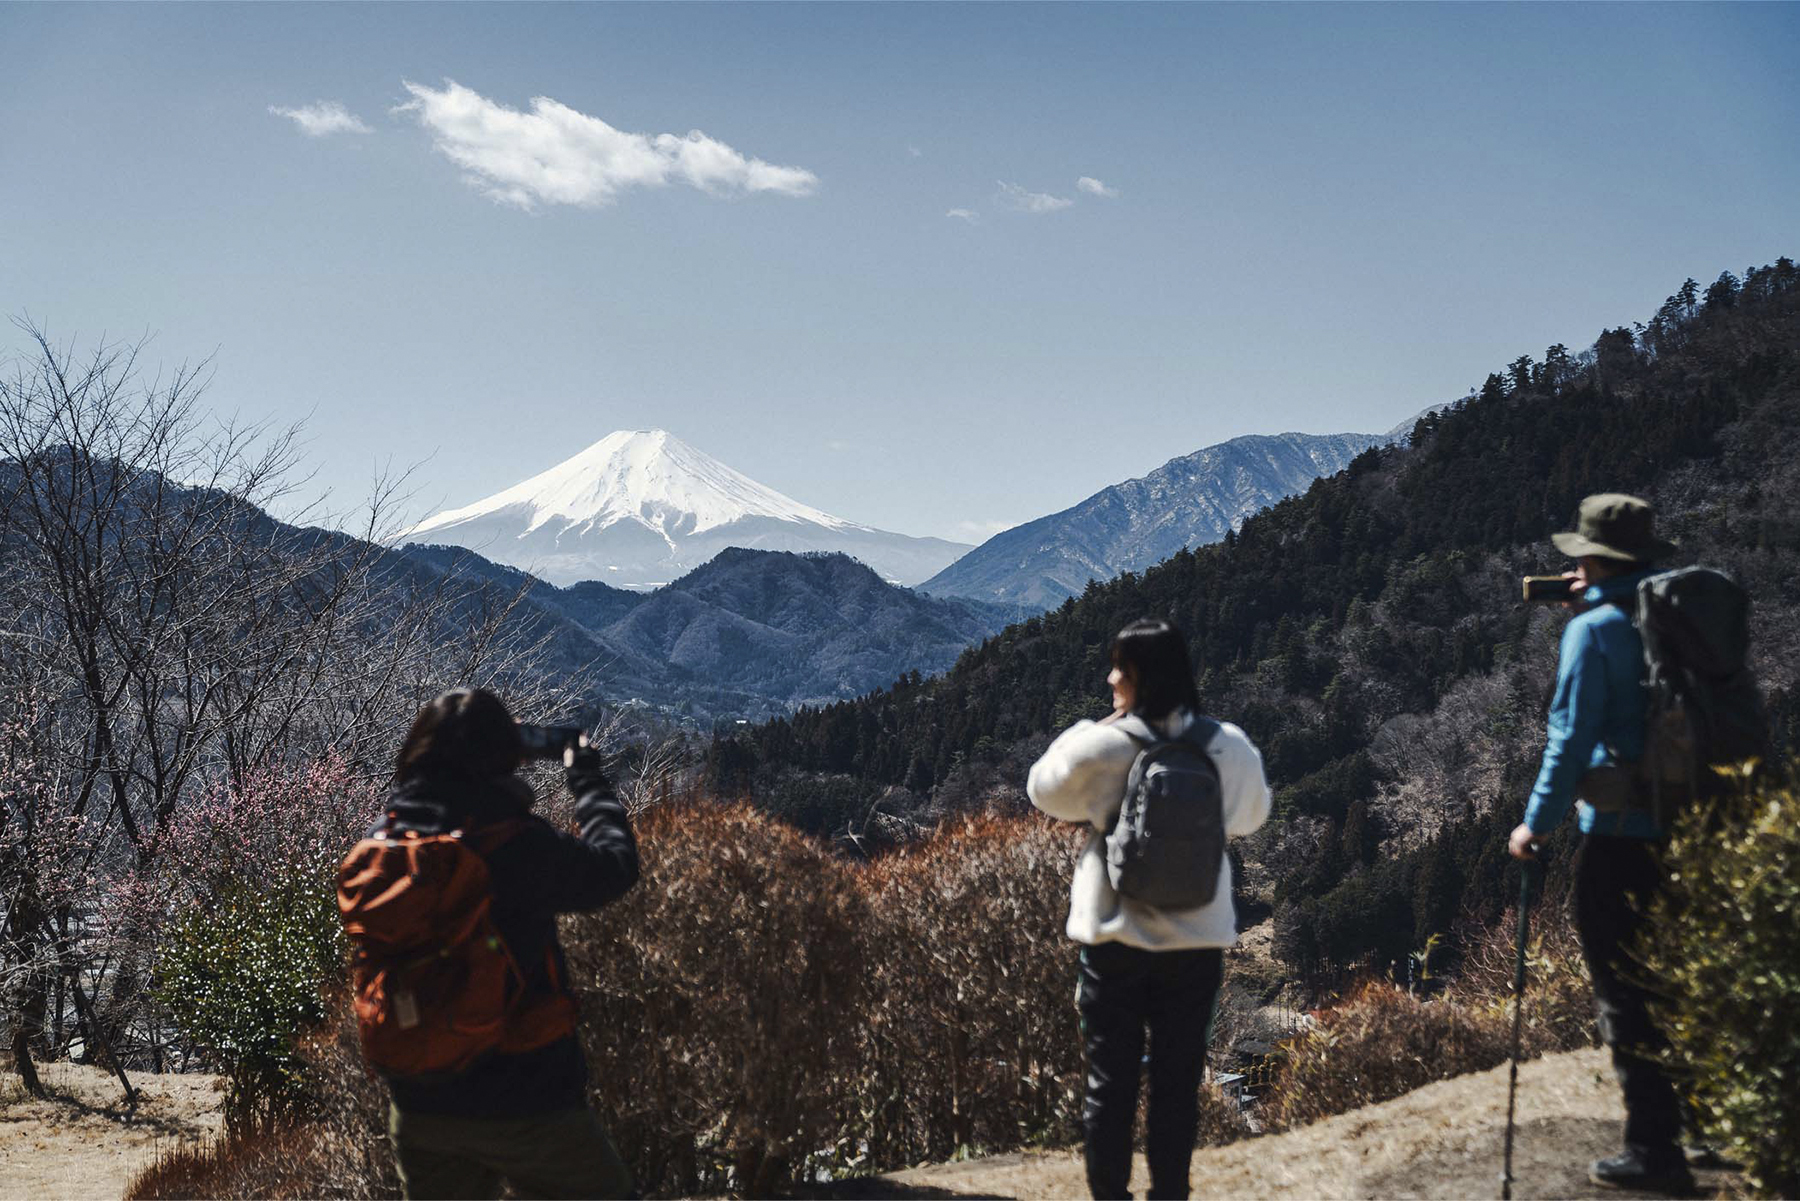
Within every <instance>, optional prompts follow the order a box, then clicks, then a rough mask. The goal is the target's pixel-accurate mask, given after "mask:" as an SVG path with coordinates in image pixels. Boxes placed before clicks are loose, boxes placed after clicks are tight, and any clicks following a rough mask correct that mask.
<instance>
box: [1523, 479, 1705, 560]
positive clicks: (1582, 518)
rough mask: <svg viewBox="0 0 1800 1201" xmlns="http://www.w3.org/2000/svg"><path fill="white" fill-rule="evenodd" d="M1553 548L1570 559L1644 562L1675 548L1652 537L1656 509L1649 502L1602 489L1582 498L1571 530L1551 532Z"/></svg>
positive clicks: (1654, 527) (1670, 543) (1654, 530)
mask: <svg viewBox="0 0 1800 1201" xmlns="http://www.w3.org/2000/svg"><path fill="white" fill-rule="evenodd" d="M1550 541H1552V542H1554V543H1555V544H1556V549H1557V550H1559V551H1561V552H1562V553H1563V554H1565V555H1568V556H1569V557H1570V558H1571V559H1579V558H1581V557H1582V556H1583V555H1593V556H1596V557H1598V558H1601V559H1621V560H1623V561H1625V562H1627V563H1645V562H1649V561H1650V560H1652V559H1660V558H1662V557H1663V556H1665V555H1668V554H1671V553H1673V552H1674V550H1675V544H1674V543H1673V542H1668V541H1665V540H1664V539H1661V538H1658V537H1657V536H1656V511H1655V510H1654V509H1652V508H1651V507H1650V502H1649V501H1647V500H1643V499H1640V498H1639V497H1636V496H1627V495H1626V494H1625V493H1623V492H1602V493H1600V494H1598V495H1596V496H1590V497H1587V498H1585V499H1584V500H1583V501H1582V502H1581V508H1580V510H1579V511H1578V512H1577V514H1576V518H1575V528H1574V530H1572V531H1568V532H1564V533H1560V534H1552V535H1550Z"/></svg>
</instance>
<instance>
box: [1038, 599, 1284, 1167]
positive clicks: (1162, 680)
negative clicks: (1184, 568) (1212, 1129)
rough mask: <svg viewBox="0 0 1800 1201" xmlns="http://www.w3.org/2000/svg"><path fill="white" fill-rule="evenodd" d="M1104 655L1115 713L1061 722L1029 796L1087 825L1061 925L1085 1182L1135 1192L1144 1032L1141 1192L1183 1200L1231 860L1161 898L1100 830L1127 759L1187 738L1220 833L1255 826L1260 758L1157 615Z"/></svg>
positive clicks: (1121, 791) (1109, 822)
mask: <svg viewBox="0 0 1800 1201" xmlns="http://www.w3.org/2000/svg"><path fill="white" fill-rule="evenodd" d="M1111 658H1112V671H1111V672H1110V673H1109V674H1108V676H1107V677H1106V679H1107V683H1108V684H1109V685H1111V687H1112V699H1113V712H1112V713H1111V714H1110V715H1109V716H1107V717H1105V718H1103V719H1101V720H1100V721H1079V722H1076V723H1075V724H1074V725H1073V726H1071V727H1069V728H1068V729H1067V730H1065V731H1063V733H1062V734H1061V735H1059V736H1058V737H1057V739H1056V741H1054V742H1052V743H1051V744H1050V748H1049V749H1048V750H1047V751H1045V752H1044V755H1043V758H1041V759H1039V760H1038V761H1037V763H1035V764H1034V765H1033V766H1032V768H1031V775H1030V778H1029V780H1028V781H1027V783H1026V792H1027V793H1028V794H1029V795H1030V797H1031V801H1032V804H1034V805H1036V806H1037V807H1038V808H1039V809H1042V810H1043V811H1044V812H1045V813H1047V814H1049V815H1050V816H1051V817H1054V818H1059V819H1061V820H1063V821H1069V822H1081V823H1084V824H1086V825H1087V826H1089V827H1090V832H1089V835H1088V842H1087V846H1086V847H1085V848H1084V849H1083V850H1082V852H1081V857H1080V859H1079V861H1078V862H1077V863H1076V866H1075V878H1074V881H1073V882H1072V884H1071V886H1070V889H1069V921H1068V926H1067V931H1068V935H1069V937H1070V938H1072V939H1074V940H1075V941H1076V942H1078V943H1080V944H1081V976H1080V986H1079V990H1078V993H1077V999H1078V1003H1079V1006H1080V1010H1081V1028H1082V1035H1083V1038H1084V1040H1085V1042H1086V1049H1087V1064H1088V1073H1087V1095H1086V1100H1085V1102H1084V1104H1083V1107H1082V1126H1083V1133H1084V1135H1085V1146H1086V1158H1087V1177H1088V1187H1089V1189H1090V1190H1092V1192H1093V1195H1094V1196H1095V1197H1103V1198H1111V1197H1127V1196H1130V1193H1129V1191H1128V1189H1129V1184H1130V1176H1131V1127H1132V1121H1133V1119H1134V1118H1135V1116H1136V1113H1137V1095H1138V1076H1139V1073H1140V1069H1141V1065H1142V1062H1143V1056H1144V1044H1145V1037H1146V1034H1148V1039H1149V1048H1150V1122H1149V1134H1148V1145H1147V1147H1146V1151H1147V1158H1148V1159H1149V1164H1150V1192H1149V1195H1150V1196H1151V1197H1186V1196H1187V1195H1188V1163H1189V1160H1190V1158H1191V1157H1192V1155H1193V1150H1194V1141H1195V1137H1196V1134H1197V1130H1198V1122H1199V1091H1200V1084H1201V1078H1202V1075H1203V1073H1204V1070H1205V1066H1206V1047H1207V1041H1208V1038H1209V1036H1210V1034H1211V1025H1212V1018H1213V1009H1214V1005H1215V1003H1216V1002H1217V1000H1218V994H1219V986H1220V983H1221V982H1222V980H1223V974H1224V948H1226V947H1229V946H1232V945H1233V944H1234V943H1236V942H1237V919H1236V913H1235V911H1234V909H1233V906H1232V900H1231V864H1230V861H1229V860H1228V859H1226V858H1225V856H1224V852H1223V850H1222V849H1221V851H1220V861H1219V863H1218V865H1217V870H1218V873H1219V874H1218V878H1217V886H1216V888H1215V890H1214V892H1213V896H1212V900H1211V901H1209V902H1206V903H1205V904H1200V905H1196V906H1192V907H1188V908H1158V907H1155V906H1153V905H1149V904H1146V903H1144V902H1143V901H1139V900H1134V899H1132V898H1131V897H1127V896H1122V895H1120V893H1119V892H1118V890H1117V889H1116V888H1115V887H1114V885H1113V880H1112V877H1111V875H1110V874H1109V872H1108V866H1107V861H1106V843H1107V834H1108V832H1109V831H1111V830H1112V829H1113V826H1114V824H1115V822H1117V821H1118V818H1119V812H1120V807H1121V805H1122V804H1123V802H1124V800H1125V792H1126V785H1127V780H1128V778H1129V777H1130V775H1131V771H1132V764H1133V763H1134V762H1135V761H1136V760H1137V757H1138V753H1139V751H1140V750H1141V749H1143V748H1144V747H1145V746H1146V745H1149V744H1152V743H1154V742H1156V741H1157V740H1163V739H1171V740H1172V739H1181V738H1191V739H1192V740H1193V741H1194V742H1195V743H1197V744H1200V745H1202V746H1203V749H1204V752H1205V754H1206V756H1207V758H1208V759H1210V760H1211V762H1212V765H1213V767H1214V768H1216V769H1217V772H1218V799H1219V807H1220V813H1221V815H1222V818H1223V827H1224V834H1225V836H1226V837H1231V838H1235V837H1241V836H1243V835H1246V834H1249V833H1251V832H1253V831H1254V830H1256V829H1257V827H1259V826H1261V825H1262V824H1263V822H1264V821H1265V820H1266V819H1267V818H1268V815H1269V786H1268V783H1267V781H1266V780H1265V779H1264V778H1263V767H1262V756H1261V754H1259V753H1258V752H1257V749H1256V747H1255V746H1253V745H1252V744H1251V742H1250V739H1249V738H1248V737H1246V736H1245V734H1244V732H1243V731H1242V730H1240V729H1239V728H1238V727H1236V726H1234V725H1231V724H1230V723H1228V722H1214V721H1211V720H1209V719H1207V718H1204V717H1202V716H1201V714H1200V698H1199V695H1198V692H1197V690H1196V689H1195V686H1194V674H1193V669H1192V667H1191V666H1190V665H1189V661H1188V652H1187V641H1186V639H1184V638H1183V637H1182V634H1181V631H1180V630H1178V629H1176V628H1175V627H1174V626H1173V625H1171V624H1169V623H1168V622H1166V621H1158V620H1153V619H1143V620H1139V621H1134V622H1132V623H1131V624H1130V625H1128V626H1126V627H1125V628H1124V629H1123V630H1120V631H1119V633H1118V635H1117V636H1116V637H1115V638H1114V639H1113V642H1112V654H1111ZM1211 866H1212V865H1211V864H1207V865H1204V869H1205V870H1208V871H1210V869H1211Z"/></svg>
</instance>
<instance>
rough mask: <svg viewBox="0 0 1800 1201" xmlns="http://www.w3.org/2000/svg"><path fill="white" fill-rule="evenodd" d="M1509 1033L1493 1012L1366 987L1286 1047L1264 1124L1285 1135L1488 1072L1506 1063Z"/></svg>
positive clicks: (1444, 999)
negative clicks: (1454, 1078) (1444, 1082)
mask: <svg viewBox="0 0 1800 1201" xmlns="http://www.w3.org/2000/svg"><path fill="white" fill-rule="evenodd" d="M1510 1033H1511V1026H1510V1024H1509V1022H1508V1021H1507V1018H1506V1016H1505V1014H1504V1013H1503V1012H1501V1011H1498V1010H1496V1009H1494V1008H1493V1007H1491V1006H1469V1005H1465V1004H1463V1003H1462V1002H1461V1001H1459V1000H1458V999H1457V998H1455V997H1454V996H1443V997H1439V998H1437V999H1436V1000H1430V1001H1425V1000H1420V999H1419V998H1418V997H1415V996H1413V995H1412V994H1410V993H1408V992H1407V991H1406V990H1405V989H1402V988H1398V987H1396V986H1394V985H1392V984H1387V983H1380V982H1377V983H1369V984H1364V985H1362V986H1361V987H1360V988H1358V989H1356V990H1355V991H1354V992H1353V993H1351V994H1350V996H1349V997H1348V998H1347V999H1346V1000H1345V1001H1343V1002H1342V1003H1340V1004H1339V1005H1337V1006H1336V1007H1334V1008H1332V1009H1330V1010H1328V1011H1326V1013H1325V1014H1324V1015H1323V1017H1322V1018H1321V1020H1320V1022H1319V1024H1318V1025H1317V1026H1316V1027H1314V1028H1313V1029H1311V1030H1309V1031H1307V1032H1306V1033H1305V1034H1302V1035H1301V1036H1300V1037H1298V1038H1296V1039H1293V1040H1292V1041H1291V1042H1289V1043H1288V1044H1287V1062H1286V1064H1285V1066H1284V1068H1283V1070H1282V1072H1281V1073H1280V1075H1279V1076H1278V1077H1277V1078H1276V1081H1275V1087H1274V1088H1273V1090H1271V1093H1270V1096H1269V1097H1268V1099H1267V1100H1266V1101H1265V1103H1264V1110H1263V1112H1264V1114H1265V1121H1266V1123H1267V1124H1268V1125H1269V1126H1270V1128H1272V1129H1287V1128H1289V1127H1293V1126H1299V1125H1304V1124H1305V1123H1307V1122H1312V1121H1317V1120H1318V1119H1319V1118H1323V1117H1328V1116H1330V1115H1332V1114H1336V1113H1344V1112H1346V1111H1348V1110H1352V1109H1357V1108H1360V1107H1361V1106H1364V1105H1372V1104H1374V1103H1376V1102H1377V1101H1386V1100H1388V1099H1389V1098H1391V1097H1397V1096H1399V1095H1400V1094H1402V1093H1406V1092H1410V1091H1412V1090H1413V1089H1415V1088H1418V1087H1420V1086H1421V1085H1425V1084H1430V1083H1431V1082H1432V1081H1434V1080H1444V1079H1447V1078H1449V1077H1451V1076H1460V1075H1462V1074H1463V1073H1465V1072H1474V1071H1480V1070H1481V1069H1483V1068H1491V1067H1493V1066H1494V1065H1495V1064H1498V1063H1501V1062H1503V1061H1504V1060H1505V1059H1506V1055H1507V1047H1508V1044H1509V1039H1510Z"/></svg>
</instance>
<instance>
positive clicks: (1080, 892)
mask: <svg viewBox="0 0 1800 1201" xmlns="http://www.w3.org/2000/svg"><path fill="white" fill-rule="evenodd" d="M1193 720H1194V718H1193V715H1192V714H1191V713H1189V712H1188V711H1187V710H1186V709H1180V710H1177V711H1176V712H1175V713H1173V714H1170V715H1169V716H1168V717H1166V718H1164V719H1162V720H1161V721H1157V722H1152V723H1151V724H1152V725H1154V726H1155V727H1156V728H1157V729H1158V730H1159V731H1160V732H1161V733H1162V734H1163V735H1164V736H1165V737H1169V738H1173V737H1175V736H1177V735H1179V734H1180V733H1181V732H1182V731H1183V730H1186V729H1187V728H1188V726H1189V725H1190V724H1192V722H1193ZM1137 753H1138V744H1137V743H1136V742H1134V741H1133V740H1132V738H1131V736H1130V735H1129V734H1127V733H1125V731H1123V730H1121V729H1119V728H1118V726H1116V725H1103V724H1101V723H1099V722H1092V721H1079V722H1076V723H1075V724H1074V725H1072V726H1070V727H1069V728H1068V729H1067V730H1064V731H1063V732H1062V733H1061V734H1059V735H1058V736H1057V738H1056V741H1055V742H1052V743H1051V744H1050V749H1049V750H1047V751H1045V752H1044V756H1043V758H1041V759H1039V760H1038V761H1037V762H1036V763H1034V764H1032V767H1031V775H1030V776H1029V778H1028V779H1027V780H1026V783H1025V792H1026V794H1027V795H1029V796H1030V797H1031V803H1032V804H1034V805H1036V806H1037V807H1038V808H1039V809H1042V810H1043V811H1044V812H1045V813H1047V814H1049V815H1050V816H1051V817H1054V818H1058V819H1060V820H1062V821H1068V822H1086V823H1087V824H1088V825H1089V826H1091V827H1092V829H1091V830H1090V832H1089V833H1088V840H1087V845H1086V846H1085V847H1083V848H1082V851H1081V858H1080V859H1079V860H1078V861H1077V862H1076V864H1075V879H1074V881H1073V882H1072V883H1071V884H1070V886H1069V923H1068V927H1067V929H1068V934H1069V937H1070V938H1072V939H1074V940H1075V941H1076V942H1080V943H1087V944H1089V945H1092V944H1095V943H1102V942H1122V943H1125V944H1127V945H1129V946H1133V947H1141V948H1143V949H1144V950H1146V951H1177V950H1188V949H1191V948H1196V947H1229V946H1233V945H1234V944H1236V942H1237V914H1236V912H1235V910H1234V908H1233V906H1232V903H1231V861H1230V859H1229V858H1226V859H1225V861H1224V862H1223V863H1221V864H1220V865H1219V890H1218V892H1217V893H1215V894H1214V895H1213V899H1212V900H1211V901H1210V902H1209V903H1207V904H1205V905H1201V906H1199V907H1198V908H1195V909H1155V908H1152V907H1151V906H1149V905H1145V904H1142V903H1140V902H1138V901H1133V900H1131V899H1130V898H1128V897H1122V896H1120V895H1119V894H1118V893H1117V892H1115V891H1113V886H1112V881H1111V880H1110V879H1109V878H1108V877H1107V874H1106V829H1107V827H1108V826H1109V825H1111V824H1112V820H1113V815H1114V814H1116V813H1118V811H1119V806H1120V805H1122V804H1123V803H1124V801H1125V778H1126V777H1127V776H1128V775H1130V774H1131V764H1132V761H1133V760H1134V759H1136V758H1137ZM1206 753H1207V754H1208V755H1210V756H1212V761H1213V763H1214V765H1215V766H1216V767H1218V769H1219V790H1220V799H1221V802H1222V806H1223V811H1224V818H1225V835H1226V837H1227V838H1241V837H1242V836H1244V835H1246V834H1250V833H1253V832H1254V831H1255V830H1256V829H1257V828H1258V827H1260V826H1261V825H1262V824H1263V822H1264V821H1266V820H1268V816H1269V785H1268V781H1267V780H1265V779H1264V778H1263V765H1262V755H1261V753H1259V752H1258V751H1257V749H1256V747H1255V745H1254V744H1252V743H1251V741H1250V739H1249V738H1248V737H1247V736H1246V735H1245V734H1244V732H1243V731H1242V730H1240V729H1238V727H1236V726H1234V725H1231V724H1230V723H1229V722H1221V723H1219V732H1218V733H1217V734H1215V735H1214V736H1213V739H1212V741H1211V742H1210V743H1209V744H1207V748H1206ZM1221 857H1222V858H1223V856H1221Z"/></svg>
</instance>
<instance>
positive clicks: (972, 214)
mask: <svg viewBox="0 0 1800 1201" xmlns="http://www.w3.org/2000/svg"><path fill="white" fill-rule="evenodd" d="M944 216H946V217H955V218H956V219H957V220H958V221H967V222H968V223H969V224H971V225H973V224H975V222H976V220H977V219H979V217H980V214H979V213H977V212H976V211H975V210H974V209H951V210H950V211H949V212H947V213H945V214H944Z"/></svg>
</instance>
